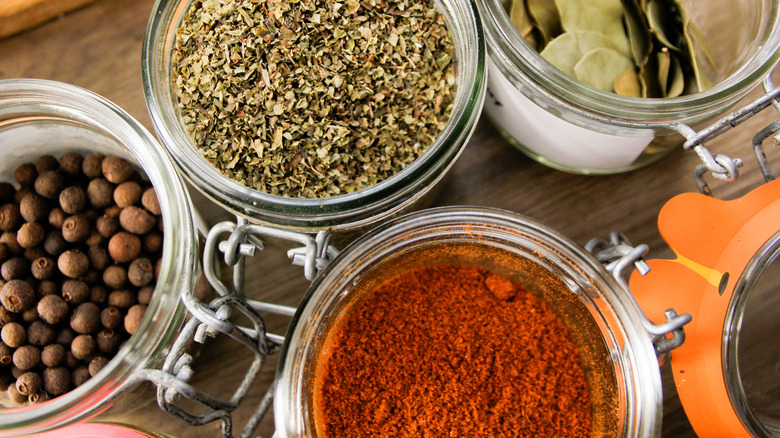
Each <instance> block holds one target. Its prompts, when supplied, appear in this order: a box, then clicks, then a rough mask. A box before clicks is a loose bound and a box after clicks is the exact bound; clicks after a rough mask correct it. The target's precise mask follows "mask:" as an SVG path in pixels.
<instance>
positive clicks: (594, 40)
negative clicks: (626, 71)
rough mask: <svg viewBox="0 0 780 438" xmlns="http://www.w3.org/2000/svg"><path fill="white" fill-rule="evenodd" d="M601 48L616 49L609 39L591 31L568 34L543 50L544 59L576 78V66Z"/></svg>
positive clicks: (559, 37)
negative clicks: (591, 52)
mask: <svg viewBox="0 0 780 438" xmlns="http://www.w3.org/2000/svg"><path fill="white" fill-rule="evenodd" d="M599 47H603V48H607V49H614V46H613V45H612V43H611V41H610V39H609V37H607V36H606V35H604V34H603V33H599V32H593V31H590V30H578V31H574V32H566V33H564V34H561V35H560V36H558V37H557V38H555V39H554V40H552V41H551V42H550V43H549V44H548V45H547V47H546V48H545V49H544V50H542V53H541V55H542V58H544V59H546V60H547V61H548V62H549V63H550V64H552V65H554V66H555V67H556V68H558V69H559V70H560V71H562V72H564V73H566V74H568V75H571V76H574V66H575V65H577V63H578V62H579V61H580V60H581V59H582V57H583V56H585V54H586V53H588V52H590V51H591V50H593V49H597V48H599Z"/></svg>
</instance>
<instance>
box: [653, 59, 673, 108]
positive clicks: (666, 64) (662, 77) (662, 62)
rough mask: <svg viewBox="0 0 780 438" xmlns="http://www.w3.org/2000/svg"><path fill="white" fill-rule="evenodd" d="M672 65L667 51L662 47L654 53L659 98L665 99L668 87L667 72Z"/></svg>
mask: <svg viewBox="0 0 780 438" xmlns="http://www.w3.org/2000/svg"><path fill="white" fill-rule="evenodd" d="M671 65H672V57H671V56H670V55H669V49H667V48H666V47H664V48H663V49H662V50H661V51H659V52H658V53H656V66H657V67H656V68H657V71H658V86H659V88H660V90H659V92H660V95H659V97H666V90H667V88H668V87H669V70H670V67H671Z"/></svg>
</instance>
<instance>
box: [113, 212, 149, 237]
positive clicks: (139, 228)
mask: <svg viewBox="0 0 780 438" xmlns="http://www.w3.org/2000/svg"><path fill="white" fill-rule="evenodd" d="M156 223H157V219H156V218H155V217H154V216H152V215H151V214H149V212H148V211H146V210H144V209H143V208H139V207H136V206H134V205H131V206H129V207H125V208H123V209H122V212H121V213H119V225H121V226H122V228H124V229H125V230H127V231H129V232H131V233H133V234H138V235H141V234H146V233H148V232H149V231H151V230H152V228H154V225H155V224H156Z"/></svg>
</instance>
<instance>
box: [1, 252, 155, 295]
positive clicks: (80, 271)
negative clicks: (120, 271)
mask: <svg viewBox="0 0 780 438" xmlns="http://www.w3.org/2000/svg"><path fill="white" fill-rule="evenodd" d="M139 245H140V244H139ZM57 267H59V269H60V272H62V273H63V274H65V276H67V277H70V278H78V277H81V276H82V275H84V274H86V273H87V271H88V270H89V259H88V258H87V255H86V254H84V253H83V252H81V251H78V250H70V251H65V252H64V253H62V254H60V256H59V258H58V259H57ZM9 310H10V309H9Z"/></svg>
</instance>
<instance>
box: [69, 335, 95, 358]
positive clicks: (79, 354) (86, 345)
mask: <svg viewBox="0 0 780 438" xmlns="http://www.w3.org/2000/svg"><path fill="white" fill-rule="evenodd" d="M70 352H71V353H73V357H75V358H76V359H78V360H85V359H87V358H89V357H90V356H92V353H94V352H95V339H94V338H93V337H92V336H91V335H78V336H76V338H75V339H73V342H72V343H71V344H70Z"/></svg>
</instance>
